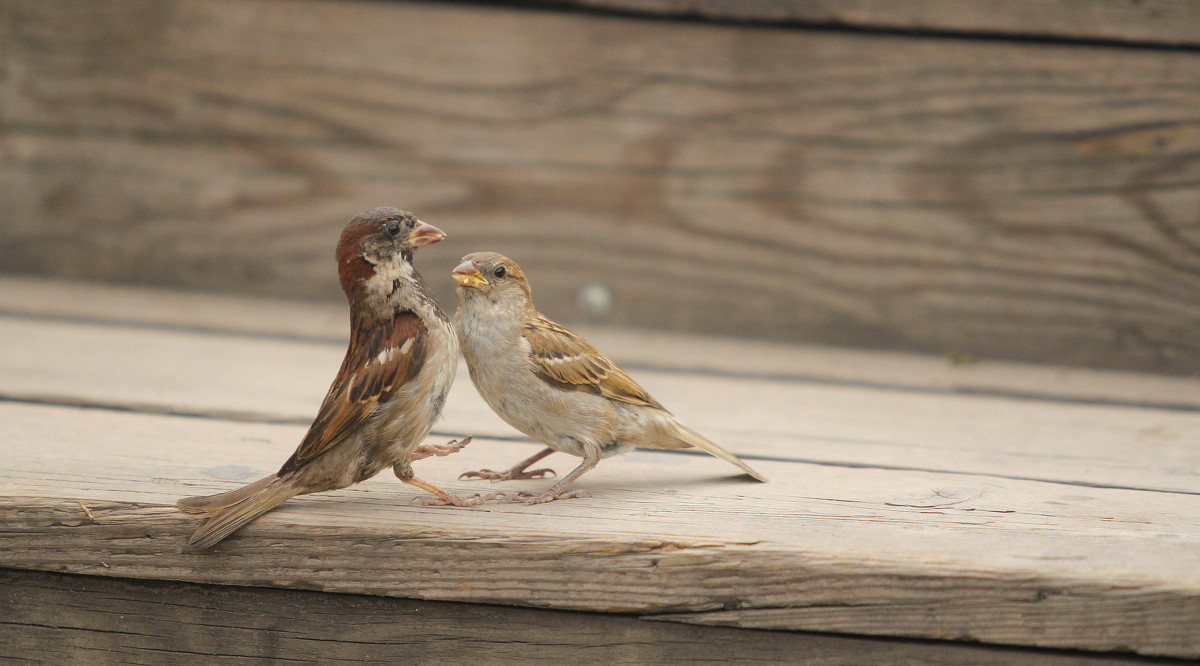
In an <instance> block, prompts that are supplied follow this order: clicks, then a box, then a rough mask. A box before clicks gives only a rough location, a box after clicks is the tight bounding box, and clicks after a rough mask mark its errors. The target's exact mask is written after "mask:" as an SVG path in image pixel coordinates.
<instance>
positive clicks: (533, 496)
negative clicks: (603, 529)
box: [505, 490, 592, 505]
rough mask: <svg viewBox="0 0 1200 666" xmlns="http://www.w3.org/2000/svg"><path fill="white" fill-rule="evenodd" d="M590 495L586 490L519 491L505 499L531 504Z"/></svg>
mask: <svg viewBox="0 0 1200 666" xmlns="http://www.w3.org/2000/svg"><path fill="white" fill-rule="evenodd" d="M591 496H592V494H591V493H589V492H588V491H586V490H567V491H564V492H561V493H558V494H557V495H556V494H554V493H553V492H545V493H530V492H519V493H517V494H515V495H511V496H509V498H508V499H506V500H505V501H508V502H520V503H522V504H529V505H532V504H545V503H546V502H553V501H554V500H560V499H575V498H579V497H591Z"/></svg>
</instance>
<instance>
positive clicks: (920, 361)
mask: <svg viewBox="0 0 1200 666" xmlns="http://www.w3.org/2000/svg"><path fill="white" fill-rule="evenodd" d="M447 307H449V308H451V309H452V308H454V307H455V306H454V305H453V304H448V305H447ZM0 316H8V317H9V318H12V319H18V318H20V319H34V320H44V321H57V322H61V323H66V324H70V323H85V324H116V325H118V327H120V328H124V327H128V326H134V327H151V328H160V329H177V330H184V331H189V332H211V333H227V334H235V335H240V336H244V337H258V338H267V339H275V340H289V341H298V342H335V343H338V344H342V345H344V344H345V343H346V340H347V339H348V337H349V331H348V326H347V322H346V320H347V311H346V306H345V305H344V304H340V303H339V304H332V303H324V302H311V301H297V300H285V299H277V298H262V297H253V296H246V295H234V294H217V293H211V292H197V291H179V290H170V289H163V288H156V287H132V286H116V285H96V284H90V283H87V282H80V281H75V280H48V279H45V278H27V277H13V276H7V277H6V276H0ZM575 328H576V329H577V330H578V331H579V332H580V333H581V334H582V335H584V336H585V337H586V338H588V339H589V340H591V341H592V342H594V343H595V344H596V345H597V346H599V348H600V349H602V350H604V351H605V352H606V353H607V354H609V355H610V356H611V357H612V358H613V359H614V360H616V361H617V362H618V363H620V364H621V365H622V366H624V367H627V368H630V369H636V370H644V369H650V370H659V371H665V372H676V373H677V372H687V373H698V374H702V375H706V376H712V375H715V376H721V377H750V378H757V379H766V380H776V381H788V380H800V381H804V382H810V383H821V384H825V383H831V384H839V385H850V386H870V387H886V388H893V389H908V390H916V391H934V392H940V393H966V394H979V395H991V396H1005V397H1014V398H1024V399H1035V400H1051V401H1063V402H1074V403H1085V404H1115V405H1125V406H1134V407H1154V408H1162V409H1184V410H1197V409H1200V379H1197V378H1185V377H1170V376H1166V375H1148V374H1143V373H1132V372H1113V371H1103V370H1095V369H1081V368H1070V367H1064V366H1048V365H1033V364H1023V363H1006V362H994V361H980V360H978V359H970V358H943V357H937V356H930V355H919V354H911V353H898V352H887V351H879V350H868V349H849V348H844V347H829V346H817V345H798V344H788V343H778V342H766V341H762V340H747V339H744V338H730V337H717V336H704V335H697V334H694V333H682V332H673V333H665V332H659V331H651V330H645V329H631V328H627V327H614V326H603V325H598V324H587V323H584V324H581V325H579V326H576V327H575ZM41 335H49V333H48V332H43V331H41V330H39V331H36V332H34V331H31V332H30V335H28V336H13V335H10V336H9V337H10V339H11V338H13V337H20V338H21V341H16V340H10V344H23V345H29V344H30V343H32V342H34V341H36V340H38V339H39V338H40V336H41ZM174 344H178V343H177V342H176V343H174ZM53 347H54V345H53V344H51V343H44V344H40V345H38V349H31V348H26V350H25V352H24V353H26V354H33V355H41V354H46V353H51V354H53V353H57V352H55V351H53ZM39 350H40V351H39ZM317 383H319V382H317Z"/></svg>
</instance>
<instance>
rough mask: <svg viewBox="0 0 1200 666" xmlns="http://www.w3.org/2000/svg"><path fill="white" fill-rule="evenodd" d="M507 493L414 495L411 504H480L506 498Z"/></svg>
mask: <svg viewBox="0 0 1200 666" xmlns="http://www.w3.org/2000/svg"><path fill="white" fill-rule="evenodd" d="M507 497H508V495H507V494H505V493H488V494H486V495H479V494H476V495H469V496H467V497H460V496H458V495H454V494H452V493H446V494H445V495H437V496H434V497H414V498H413V500H412V502H411V504H414V505H416V506H479V505H480V504H486V503H488V502H495V501H497V500H502V499H506V498H507Z"/></svg>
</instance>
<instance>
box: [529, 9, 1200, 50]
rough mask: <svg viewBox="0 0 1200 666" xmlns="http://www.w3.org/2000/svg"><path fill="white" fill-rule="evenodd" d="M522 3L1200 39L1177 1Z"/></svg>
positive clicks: (1199, 19) (1036, 34) (996, 31)
mask: <svg viewBox="0 0 1200 666" xmlns="http://www.w3.org/2000/svg"><path fill="white" fill-rule="evenodd" d="M529 4H538V5H545V4H554V5H563V6H573V7H586V8H590V9H602V10H609V11H620V12H631V13H636V14H647V15H651V16H663V17H698V18H705V19H715V20H733V21H756V22H766V23H781V24H793V25H794V24H799V25H828V26H839V27H841V26H845V27H852V28H857V29H865V30H911V31H916V32H927V31H937V32H951V33H965V34H967V35H972V36H980V35H992V36H996V35H1003V36H1009V37H1023V38H1035V39H1036V38H1047V37H1048V38H1053V39H1082V40H1116V41H1122V42H1135V43H1139V44H1178V45H1183V44H1188V45H1195V44H1200V8H1197V6H1196V4H1195V3H1192V2H1178V1H1177V0H1137V1H1136V2H1128V0H1015V1H1014V0H1007V1H1006V2H977V1H973V0H922V1H921V2H903V3H899V2H888V0H753V1H751V2H746V1H745V0H732V1H731V0H529Z"/></svg>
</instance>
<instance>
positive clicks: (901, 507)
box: [0, 403, 1200, 656]
mask: <svg viewBox="0 0 1200 666" xmlns="http://www.w3.org/2000/svg"><path fill="white" fill-rule="evenodd" d="M301 432H302V428H301V427H298V426H285V425H271V424H246V423H230V422H226V421H220V420H214V419H203V418H188V417H179V416H157V415H147V414H135V413H119V412H113V411H108V410H80V409H76V408H67V407H50V406H34V405H15V404H11V403H7V404H6V403H0V446H2V447H3V456H4V459H5V461H6V465H5V467H4V468H3V469H2V470H0V487H3V488H4V489H5V490H4V496H3V497H2V498H0V530H2V532H0V537H2V539H0V540H2V541H3V542H4V543H5V544H6V547H5V548H3V549H0V567H9V568H18V569H39V570H49V571H60V572H70V573H85V574H97V575H109V576H119V577H134V578H161V579H168V580H184V581H193V582H207V583H221V584H240V585H266V586H277V587H295V588H305V589H316V590H324V591H330V592H352V593H366V594H377V595H386V596H402V597H411V598H419V599H435V600H454V601H472V602H480V603H499V604H517V605H525V606H535V607H544V608H558V609H566V610H589V611H606V612H621V613H637V614H641V615H646V616H650V617H653V618H659V619H684V620H686V621H689V622H705V623H714V624H725V625H732V626H743V625H754V624H756V623H758V624H762V625H764V626H768V625H769V626H771V627H772V628H789V629H819V630H826V631H838V632H852V633H862V634H882V635H893V636H896V635H900V636H919V637H926V638H948V639H960V640H961V639H969V640H979V641H984V642H993V643H1009V644H1023V645H1036V646H1055V647H1079V648H1086V649H1092V650H1132V651H1137V652H1141V653H1145V654H1158V655H1174V656H1197V655H1200V642H1198V641H1200V636H1198V635H1197V634H1196V632H1195V626H1196V623H1197V622H1198V621H1200V548H1197V543H1198V542H1200V525H1198V524H1197V521H1196V519H1195V516H1197V515H1200V495H1196V494H1184V493H1172V492H1147V491H1141V490H1118V489H1104V488H1089V487H1084V486H1072V485H1064V484H1056V483H1043V482H1035V481H1021V480H1013V479H1006V478H1003V477H1000V476H982V475H959V474H949V473H938V472H926V471H902V470H879V469H855V468H849V467H840V466H830V465H809V464H802V463H795V462H786V461H778V462H777V461H769V460H764V461H758V462H757V463H756V464H757V465H758V466H759V467H760V468H761V469H762V471H764V472H765V473H766V474H767V475H768V476H769V477H771V478H772V483H769V484H758V483H754V482H750V481H748V480H746V479H745V478H744V477H736V476H731V475H730V468H729V467H728V465H726V464H725V463H723V462H721V461H718V460H715V459H712V458H708V457H699V456H680V455H671V454H667V453H652V452H637V453H634V454H630V455H627V456H623V457H620V458H617V459H613V460H607V461H605V462H604V463H603V464H601V465H600V466H599V467H598V468H597V469H596V470H594V471H593V472H591V473H589V474H588V475H586V476H585V477H583V478H582V479H581V480H580V483H579V487H581V488H585V489H587V490H589V491H591V492H592V493H593V496H592V497H591V498H587V499H586V500H579V501H561V502H555V503H551V504H547V505H541V506H537V507H526V506H523V505H488V506H485V507H477V508H471V509H456V508H446V507H439V508H424V507H414V506H410V504H409V502H410V500H411V499H412V498H413V497H414V496H415V495H416V494H417V493H416V491H414V490H413V489H411V488H410V487H407V486H404V485H402V484H400V483H399V482H398V481H396V480H395V479H391V478H384V477H382V476H381V477H377V478H376V479H372V480H370V481H368V482H365V483H363V484H360V485H358V486H355V487H353V488H351V489H347V490H343V491H337V492H331V493H324V494H320V495H317V496H310V497H304V498H297V499H294V500H292V501H289V502H288V503H287V504H285V505H284V506H283V507H281V508H280V509H278V510H276V511H274V512H272V513H270V514H267V515H266V516H265V517H263V518H262V519H260V520H258V521H256V522H255V523H254V524H252V525H251V526H249V527H247V528H246V529H245V530H243V531H242V532H241V533H239V535H237V536H235V537H233V538H231V539H230V540H228V541H226V542H224V543H222V544H221V545H219V546H218V547H217V548H215V549H214V550H213V551H210V552H206V553H195V552H193V551H190V550H188V549H187V548H186V545H185V543H186V538H187V536H188V534H189V533H190V532H191V529H192V528H193V527H194V525H195V519H194V517H190V516H186V515H184V514H181V513H179V512H178V511H176V510H175V509H173V508H171V506H170V504H171V502H173V501H174V499H176V498H177V497H179V496H181V495H186V494H193V493H200V492H212V491H217V490H222V489H226V488H229V487H232V486H234V485H235V484H236V483H240V482H244V481H247V480H250V479H252V478H255V477H256V476H258V475H260V474H262V473H264V472H267V471H270V470H272V469H273V468H274V467H275V466H276V465H277V464H279V461H280V460H282V459H283V458H285V457H286V455H287V454H288V453H289V452H290V451H291V449H292V447H293V443H294V442H295V441H296V438H297V437H298V436H299V435H300V433H301ZM520 448H524V447H521V446H518V445H515V444H506V445H499V444H497V443H496V442H494V441H488V440H481V441H479V442H476V443H474V444H472V445H471V446H470V447H468V448H467V450H465V451H463V452H462V453H460V454H457V455H456V456H453V457H449V458H443V459H432V460H426V461H421V462H420V463H418V465H417V473H418V475H419V476H420V477H422V478H426V479H429V480H431V481H434V482H436V483H439V484H442V485H445V486H446V487H447V488H449V489H452V490H454V491H456V492H470V491H471V490H472V489H475V488H481V487H482V488H485V489H494V486H491V485H490V484H478V483H471V482H467V481H455V480H454V478H455V476H456V475H457V474H458V473H459V472H460V471H462V470H463V469H465V468H476V467H480V466H491V467H496V466H498V465H503V464H504V463H505V462H508V461H510V460H512V459H513V458H514V455H513V454H514V453H518V451H517V449H520ZM526 450H531V449H526ZM520 453H521V454H522V455H523V454H524V453H525V451H520ZM552 464H553V465H560V464H561V462H552ZM545 483H546V482H545V481H524V482H518V483H515V484H506V485H508V486H510V487H512V488H515V489H522V488H523V489H530V488H535V487H541V486H543V485H545ZM718 516H719V517H721V519H714V517H718ZM681 614H682V617H681ZM764 617H766V618H768V619H769V620H770V621H767V620H764Z"/></svg>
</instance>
